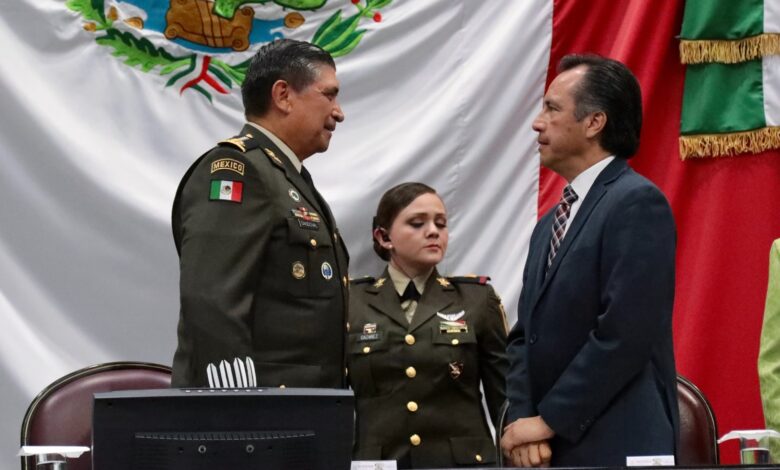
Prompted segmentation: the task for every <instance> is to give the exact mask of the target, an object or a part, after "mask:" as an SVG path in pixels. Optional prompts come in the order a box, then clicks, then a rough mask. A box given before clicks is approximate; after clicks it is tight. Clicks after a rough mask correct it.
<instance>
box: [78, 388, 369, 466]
mask: <svg viewBox="0 0 780 470" xmlns="http://www.w3.org/2000/svg"><path fill="white" fill-rule="evenodd" d="M353 432H354V397H353V395H352V392H351V391H348V390H332V389H302V388H300V389H295V388H287V389H281V388H273V389H271V388H256V389H162V390H131V391H122V392H108V393H96V394H95V402H94V414H93V426H92V467H93V469H94V470H158V469H159V470H184V469H187V470H199V469H204V470H205V469H208V470H219V469H230V470H249V469H253V470H264V469H274V470H278V469H283V470H284V469H290V470H298V469H301V470H302V469H306V470H317V469H322V470H325V469H327V470H339V469H344V470H347V469H349V466H350V460H351V452H352V439H353Z"/></svg>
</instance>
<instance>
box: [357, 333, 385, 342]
mask: <svg viewBox="0 0 780 470" xmlns="http://www.w3.org/2000/svg"><path fill="white" fill-rule="evenodd" d="M380 339H382V334H381V333H380V332H378V331H377V332H376V333H369V334H362V335H360V341H379V340H380Z"/></svg>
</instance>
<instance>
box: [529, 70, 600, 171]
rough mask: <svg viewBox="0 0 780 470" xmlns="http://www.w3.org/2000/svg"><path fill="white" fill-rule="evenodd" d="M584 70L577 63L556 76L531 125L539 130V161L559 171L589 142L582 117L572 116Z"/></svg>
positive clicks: (582, 150) (581, 151)
mask: <svg viewBox="0 0 780 470" xmlns="http://www.w3.org/2000/svg"><path fill="white" fill-rule="evenodd" d="M585 71H586V69H585V67H583V66H580V67H575V68H573V69H570V70H567V71H565V72H562V73H561V74H560V75H558V76H557V77H555V80H553V81H552V83H551V84H550V87H549V88H548V89H547V93H546V94H545V95H544V102H543V105H542V111H541V112H540V113H539V115H538V116H536V119H535V120H534V123H533V129H534V130H535V131H536V132H538V133H539V137H538V139H537V142H538V143H539V154H540V156H541V162H542V165H544V166H545V167H547V168H549V169H551V170H553V171H556V172H558V173H561V171H560V170H561V169H562V168H566V166H567V165H568V164H570V162H571V158H572V157H576V156H578V155H581V154H582V153H583V152H584V151H585V148H586V144H587V142H588V138H587V136H586V124H585V120H584V119H583V120H580V121H577V119H576V118H575V117H574V108H575V101H574V91H575V90H576V88H577V84H578V83H579V82H580V80H581V79H582V77H583V75H584V74H585Z"/></svg>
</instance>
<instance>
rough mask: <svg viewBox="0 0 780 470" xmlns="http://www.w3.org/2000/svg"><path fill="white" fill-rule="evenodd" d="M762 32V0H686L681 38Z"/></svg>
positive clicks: (735, 37) (702, 37) (751, 34)
mask: <svg viewBox="0 0 780 470" xmlns="http://www.w3.org/2000/svg"><path fill="white" fill-rule="evenodd" d="M770 1H776V0H770ZM763 32H764V2H763V0H688V1H687V2H685V14H684V15H683V24H682V32H681V33H680V36H681V37H682V39H742V38H746V37H750V36H756V35H759V34H762V33H763Z"/></svg>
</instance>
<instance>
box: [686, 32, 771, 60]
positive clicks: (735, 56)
mask: <svg viewBox="0 0 780 470" xmlns="http://www.w3.org/2000/svg"><path fill="white" fill-rule="evenodd" d="M776 54H780V34H776V33H764V34H759V35H758V36H752V37H749V38H745V39H737V40H728V39H701V40H691V39H683V40H681V41H680V61H681V62H682V63H683V64H701V63H705V62H722V63H724V64H736V63H739V62H746V61H748V60H753V59H758V58H760V57H764V56H768V55H776Z"/></svg>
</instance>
